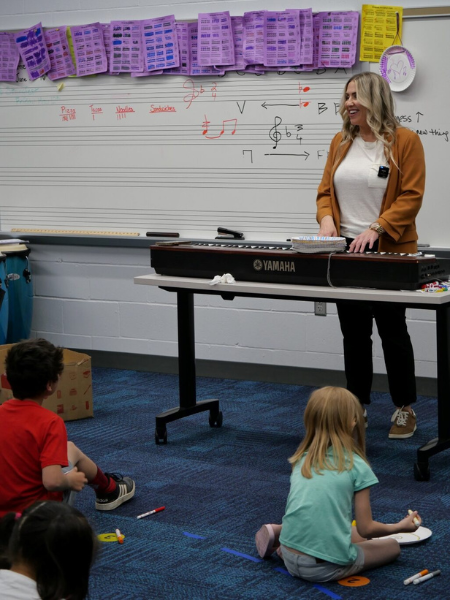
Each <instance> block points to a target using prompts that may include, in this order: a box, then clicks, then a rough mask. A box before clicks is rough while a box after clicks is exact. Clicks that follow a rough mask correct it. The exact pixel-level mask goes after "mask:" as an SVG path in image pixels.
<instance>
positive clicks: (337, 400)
mask: <svg viewBox="0 0 450 600" xmlns="http://www.w3.org/2000/svg"><path fill="white" fill-rule="evenodd" d="M363 421H364V420H363V413H362V408H361V404H360V402H359V400H358V399H357V398H356V397H355V396H354V395H353V394H352V393H350V392H349V391H347V390H345V389H343V388H338V387H325V388H322V389H319V390H316V391H315V392H314V393H313V394H312V395H311V397H310V399H309V401H308V404H307V406H306V409H305V414H304V423H305V429H306V433H305V437H304V439H303V441H302V442H301V443H300V445H299V447H298V449H297V451H296V452H295V453H294V455H293V456H292V457H291V458H290V459H289V462H290V463H291V464H292V473H291V489H290V492H289V496H288V499H287V503H286V510H285V514H284V517H283V524H282V525H276V524H267V525H263V526H262V527H261V529H260V530H259V531H258V532H257V534H256V536H255V541H256V547H257V550H258V553H259V555H260V556H261V557H262V558H267V557H269V556H270V555H271V554H272V553H273V552H274V551H275V550H276V551H277V552H278V554H279V555H280V556H281V557H282V559H283V560H284V563H285V565H286V568H287V570H288V571H289V573H290V574H291V575H293V576H295V577H301V578H302V579H306V580H308V581H322V582H323V581H334V580H338V579H342V578H343V577H349V576H350V575H355V574H356V573H360V572H361V571H363V570H365V569H373V568H374V567H379V566H381V565H385V564H387V563H389V562H391V561H393V560H395V559H396V558H397V557H398V556H399V554H400V546H399V544H398V542H397V540H395V539H393V538H387V539H368V538H379V537H382V536H386V535H389V534H392V533H399V532H402V531H415V530H416V529H417V527H418V525H416V524H415V523H414V519H415V520H416V522H417V523H420V517H418V515H417V512H413V513H412V514H411V515H408V516H406V517H405V518H404V519H402V520H401V521H399V522H398V523H396V524H394V525H386V524H384V523H379V522H378V521H374V520H373V518H372V509H371V507H370V488H371V487H372V486H373V485H375V484H376V483H378V479H377V478H376V476H375V474H374V473H373V471H372V469H371V468H370V466H369V464H368V462H367V459H366V457H365V451H364V430H365V429H364V423H363ZM353 504H354V514H355V517H356V523H357V525H356V527H353V526H352V518H353V517H352V509H353Z"/></svg>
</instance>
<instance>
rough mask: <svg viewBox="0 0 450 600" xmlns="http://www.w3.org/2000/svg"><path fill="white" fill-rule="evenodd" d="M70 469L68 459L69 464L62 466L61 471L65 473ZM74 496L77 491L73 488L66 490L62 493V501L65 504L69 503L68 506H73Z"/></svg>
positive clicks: (71, 467) (70, 465)
mask: <svg viewBox="0 0 450 600" xmlns="http://www.w3.org/2000/svg"><path fill="white" fill-rule="evenodd" d="M72 469H73V464H72V463H71V462H70V460H69V465H68V466H67V467H62V472H63V473H64V474H66V473H68V472H69V471H71V470H72ZM76 497H77V492H74V491H73V490H66V491H65V492H64V494H63V502H64V503H65V504H69V505H70V506H73V505H74V504H75V498H76Z"/></svg>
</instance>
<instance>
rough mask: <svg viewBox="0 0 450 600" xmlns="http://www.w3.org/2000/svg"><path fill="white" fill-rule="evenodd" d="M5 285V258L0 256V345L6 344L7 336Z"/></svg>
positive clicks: (7, 313)
mask: <svg viewBox="0 0 450 600" xmlns="http://www.w3.org/2000/svg"><path fill="white" fill-rule="evenodd" d="M6 285H7V281H6V256H4V255H0V345H3V344H6V336H7V334H8V320H9V309H8V304H9V303H8V299H9V298H8V288H7V287H6Z"/></svg>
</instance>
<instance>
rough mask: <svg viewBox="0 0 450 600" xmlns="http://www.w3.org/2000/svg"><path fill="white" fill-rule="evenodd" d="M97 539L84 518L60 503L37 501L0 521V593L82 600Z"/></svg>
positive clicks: (37, 599) (24, 599) (27, 599)
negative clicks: (21, 511)
mask: <svg viewBox="0 0 450 600" xmlns="http://www.w3.org/2000/svg"><path fill="white" fill-rule="evenodd" d="M96 549H97V540H96V537H95V535H94V532H93V531H92V528H91V526H90V525H89V523H88V522H87V520H86V518H85V517H84V516H83V515H82V514H81V513H80V512H79V511H78V510H76V509H75V508H73V507H72V506H69V505H68V504H64V503H62V502H52V501H44V502H36V503H35V504H33V505H31V506H30V507H29V508H27V509H25V510H24V512H23V514H20V513H8V514H7V515H6V516H4V517H3V518H2V519H1V520H0V598H3V599H4V600H6V599H12V598H14V600H19V599H20V600H41V599H42V598H45V600H62V599H63V598H67V599H70V600H82V599H83V598H86V596H87V593H88V585H89V572H90V569H91V565H92V562H93V559H94V555H95V551H96Z"/></svg>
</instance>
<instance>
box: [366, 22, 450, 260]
mask: <svg viewBox="0 0 450 600" xmlns="http://www.w3.org/2000/svg"><path fill="white" fill-rule="evenodd" d="M402 42H403V45H404V46H405V47H406V48H407V49H408V50H409V51H410V53H411V54H412V55H413V57H414V59H415V63H416V75H415V78H414V81H413V82H412V84H411V86H410V87H409V88H408V89H406V90H405V91H403V92H396V93H394V99H395V103H396V115H397V117H398V118H399V119H400V122H401V124H402V125H403V126H405V127H409V128H410V129H412V130H413V131H416V132H417V133H418V134H419V135H420V138H421V141H422V143H423V146H424V149H425V161H426V170H427V177H426V186H425V195H424V200H423V206H422V209H421V211H420V212H419V215H418V218H417V230H418V232H419V243H421V244H430V245H432V246H434V247H441V248H449V247H450V235H449V222H450V201H449V199H448V190H449V172H450V113H449V106H448V99H449V93H450V17H448V16H445V17H420V18H409V19H404V21H403V37H402ZM377 69H378V65H375V64H374V63H373V64H372V65H371V70H372V71H377Z"/></svg>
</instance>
